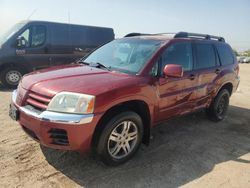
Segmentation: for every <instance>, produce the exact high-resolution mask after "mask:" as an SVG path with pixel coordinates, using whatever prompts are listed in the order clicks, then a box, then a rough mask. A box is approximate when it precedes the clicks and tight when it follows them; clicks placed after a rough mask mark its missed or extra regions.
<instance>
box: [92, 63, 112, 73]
mask: <svg viewBox="0 0 250 188" xmlns="http://www.w3.org/2000/svg"><path fill="white" fill-rule="evenodd" d="M90 66H91V67H96V68H104V69H106V70H108V71H111V70H110V68H111V67H110V66H109V67H106V66H105V65H103V64H101V63H99V62H92V63H90Z"/></svg>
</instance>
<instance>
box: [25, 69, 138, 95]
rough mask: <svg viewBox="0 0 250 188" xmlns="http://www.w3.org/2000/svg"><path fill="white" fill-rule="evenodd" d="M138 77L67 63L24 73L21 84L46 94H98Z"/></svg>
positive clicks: (131, 81) (133, 81)
mask: <svg viewBox="0 0 250 188" xmlns="http://www.w3.org/2000/svg"><path fill="white" fill-rule="evenodd" d="M137 81H138V77H136V76H132V75H127V74H124V73H120V72H110V71H106V70H102V69H98V68H94V67H89V66H85V65H67V66H59V67H53V68H50V69H45V70H41V71H36V72H33V73H30V74H28V75H25V76H24V77H23V79H22V81H21V86H22V87H23V88H24V89H26V90H32V91H34V92H37V93H40V94H42V95H46V96H51V97H52V96H54V95H55V94H56V93H58V92H62V91H68V92H77V93H85V94H91V95H98V94H100V93H104V92H106V91H109V90H112V89H115V88H116V89H117V88H118V87H123V86H126V85H129V84H131V83H133V84H135V83H136V82H137Z"/></svg>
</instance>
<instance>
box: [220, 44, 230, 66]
mask: <svg viewBox="0 0 250 188" xmlns="http://www.w3.org/2000/svg"><path fill="white" fill-rule="evenodd" d="M216 48H217V50H218V53H219V57H220V62H221V64H222V65H228V64H233V62H234V58H233V54H232V50H231V49H230V48H229V47H228V46H227V45H225V44H223V45H216Z"/></svg>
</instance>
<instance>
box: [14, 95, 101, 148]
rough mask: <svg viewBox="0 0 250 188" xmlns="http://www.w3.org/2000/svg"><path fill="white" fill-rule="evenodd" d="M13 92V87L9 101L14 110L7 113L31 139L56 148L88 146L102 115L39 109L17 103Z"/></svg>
mask: <svg viewBox="0 0 250 188" xmlns="http://www.w3.org/2000/svg"><path fill="white" fill-rule="evenodd" d="M16 95H17V93H16V91H13V93H12V102H11V105H10V112H12V113H13V110H12V108H13V106H14V108H15V109H16V112H15V113H16V114H15V115H13V114H11V113H10V115H11V116H12V118H13V116H14V117H15V118H16V120H17V121H18V122H19V124H20V125H21V127H22V128H23V130H24V131H25V132H26V133H27V134H28V135H29V136H30V137H32V138H33V139H34V140H36V141H38V142H39V143H41V144H42V145H45V146H48V147H51V148H55V149H63V150H75V151H80V152H84V151H87V150H88V149H89V148H90V146H91V140H92V136H93V134H94V130H95V126H96V124H97V122H98V121H99V119H100V117H101V115H94V114H67V113H58V112H51V111H43V112H41V111H38V110H36V109H35V108H33V107H31V106H29V105H27V106H18V105H17V104H16ZM13 119H14V118H13Z"/></svg>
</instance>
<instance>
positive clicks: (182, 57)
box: [161, 42, 193, 71]
mask: <svg viewBox="0 0 250 188" xmlns="http://www.w3.org/2000/svg"><path fill="white" fill-rule="evenodd" d="M161 61H162V70H163V68H164V66H165V65H167V64H177V65H182V67H183V70H184V71H189V70H192V67H193V53H192V44H191V43H190V42H180V43H175V44H173V45H171V46H169V47H168V48H167V49H166V50H165V51H164V52H163V54H162V57H161Z"/></svg>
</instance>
